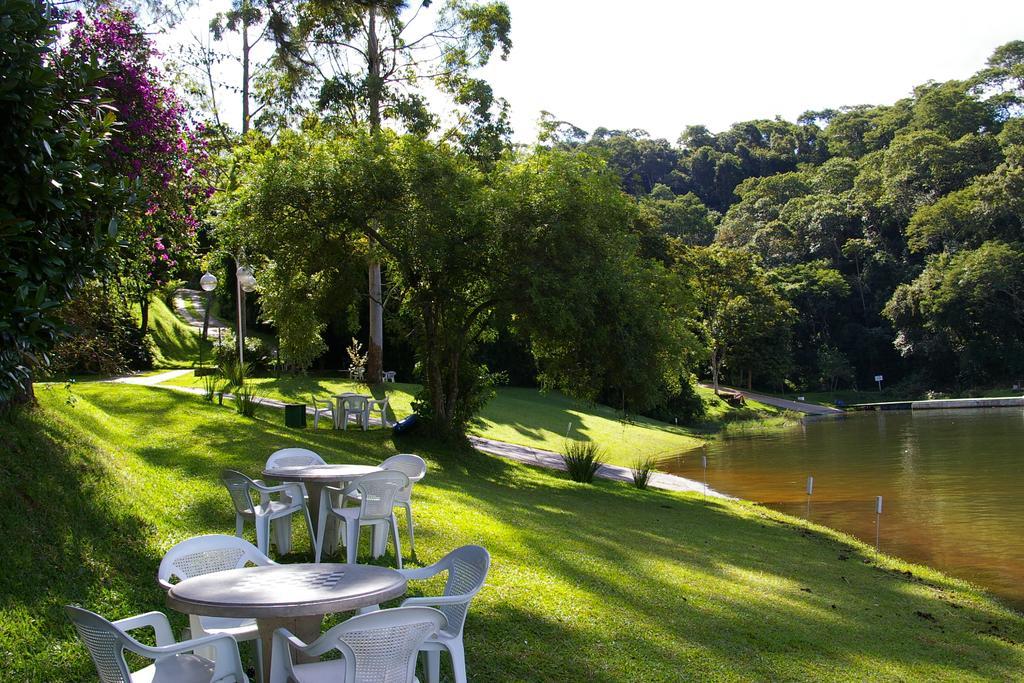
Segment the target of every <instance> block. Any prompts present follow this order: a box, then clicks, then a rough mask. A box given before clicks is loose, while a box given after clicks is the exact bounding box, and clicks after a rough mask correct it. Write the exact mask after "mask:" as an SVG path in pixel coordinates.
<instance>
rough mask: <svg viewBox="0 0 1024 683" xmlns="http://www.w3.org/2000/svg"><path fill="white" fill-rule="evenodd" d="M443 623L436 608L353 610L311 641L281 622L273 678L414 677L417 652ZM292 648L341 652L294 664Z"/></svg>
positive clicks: (313, 682)
mask: <svg viewBox="0 0 1024 683" xmlns="http://www.w3.org/2000/svg"><path fill="white" fill-rule="evenodd" d="M444 624H445V618H444V615H443V614H441V612H439V611H438V610H436V609H431V608H430V607H399V608H396V609H386V610H380V611H379V612H372V613H369V614H361V615H358V616H354V617H352V618H351V619H349V620H347V621H344V622H342V623H340V624H338V625H337V626H335V627H334V628H332V629H330V630H329V631H327V632H326V633H324V634H323V635H321V636H320V637H319V638H317V639H316V640H315V641H313V642H312V643H310V644H309V645H307V644H306V643H304V642H302V641H301V640H299V639H298V638H297V637H295V636H294V635H292V633H291V632H290V631H288V629H284V628H279V629H277V631H275V632H274V653H273V657H272V661H273V664H271V669H272V671H271V675H270V683H290V682H291V681H297V683H328V682H330V683H370V682H371V681H372V683H414V682H415V681H416V677H415V673H416V654H417V652H419V650H420V647H421V646H422V645H423V642H424V641H425V640H427V638H430V637H431V636H432V635H433V634H435V633H437V632H438V630H439V629H441V628H443V627H444ZM293 650H294V651H297V652H300V653H302V654H304V655H306V656H307V657H321V656H323V655H324V654H326V653H328V652H330V651H331V650H337V651H339V652H340V653H341V654H342V658H341V659H334V660H329V661H322V662H312V663H310V664H295V663H294V662H293V661H292V651H293Z"/></svg>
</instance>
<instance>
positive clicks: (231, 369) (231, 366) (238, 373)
mask: <svg viewBox="0 0 1024 683" xmlns="http://www.w3.org/2000/svg"><path fill="white" fill-rule="evenodd" d="M218 367H219V369H220V374H221V375H222V376H223V377H224V379H225V380H226V381H227V386H226V387H225V388H226V389H231V388H234V387H238V388H241V387H243V386H244V385H245V378H246V377H248V376H250V375H251V374H252V366H250V365H249V364H247V363H239V362H238V358H225V359H224V360H222V361H221V362H220V364H219V366H218Z"/></svg>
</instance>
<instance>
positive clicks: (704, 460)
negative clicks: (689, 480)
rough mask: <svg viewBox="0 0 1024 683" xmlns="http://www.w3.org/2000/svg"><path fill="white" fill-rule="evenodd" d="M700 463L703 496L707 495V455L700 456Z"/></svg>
mask: <svg viewBox="0 0 1024 683" xmlns="http://www.w3.org/2000/svg"><path fill="white" fill-rule="evenodd" d="M700 464H701V466H702V467H703V468H704V497H705V498H707V497H708V456H706V455H702V456H700Z"/></svg>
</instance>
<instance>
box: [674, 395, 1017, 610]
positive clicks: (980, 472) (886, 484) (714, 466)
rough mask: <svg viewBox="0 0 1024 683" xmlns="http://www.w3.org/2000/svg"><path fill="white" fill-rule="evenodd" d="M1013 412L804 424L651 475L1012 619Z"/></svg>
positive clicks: (883, 415)
mask: <svg viewBox="0 0 1024 683" xmlns="http://www.w3.org/2000/svg"><path fill="white" fill-rule="evenodd" d="M1022 437H1024V411H1022V410H1021V409H1019V408H1000V409H979V410H945V411H916V412H910V411H906V412H878V413H866V414H852V415H849V416H845V417H842V418H839V419H837V418H825V419H809V420H807V421H806V422H805V423H804V424H803V425H802V427H800V428H794V429H792V430H788V431H786V432H784V433H782V434H773V435H762V436H754V437H749V438H747V437H744V438H737V439H730V440H727V441H721V442H716V443H712V444H710V445H709V446H708V447H707V448H706V449H699V450H695V451H691V452H688V453H684V454H682V455H680V456H676V457H674V458H669V459H667V460H666V461H664V462H663V463H662V465H661V466H662V468H663V469H666V470H667V471H671V472H675V473H678V474H681V475H683V476H686V477H690V478H692V479H696V480H698V481H700V480H701V479H702V478H703V472H702V470H701V455H702V454H706V455H707V457H708V484H709V485H710V486H711V487H713V488H716V489H718V490H720V491H723V492H725V493H729V494H732V495H735V496H739V497H741V498H747V499H749V500H756V501H759V502H762V503H764V504H766V505H768V506H770V507H773V508H775V509H778V510H782V511H784V512H788V513H790V514H794V515H800V516H806V515H807V514H808V513H807V495H806V494H807V489H806V486H807V476H808V475H813V476H814V494H813V497H812V503H811V507H810V517H811V519H812V520H814V521H815V522H820V523H822V524H827V525H829V526H831V527H834V528H837V529H841V530H843V531H846V532H848V533H851V534H853V535H855V536H857V537H859V538H861V539H863V540H865V541H866V542H869V543H874V540H875V514H874V512H875V496H879V495H880V496H883V497H884V500H885V509H884V512H883V515H882V520H881V548H882V550H883V551H885V552H889V553H892V554H895V555H898V556H900V557H904V558H906V559H908V560H913V561H916V562H921V563H924V564H929V565H932V566H935V567H938V568H940V569H943V570H945V571H947V572H949V573H950V574H953V575H955V576H960V577H963V578H966V579H969V580H971V581H974V582H976V583H978V584H980V585H983V586H986V587H988V588H989V589H990V590H992V591H993V592H994V593H996V594H997V595H999V596H1001V597H1003V598H1004V599H1005V600H1006V601H1007V602H1008V603H1010V604H1012V605H1014V606H1016V607H1017V608H1019V609H1020V608H1024V543H1021V539H1020V535H1019V529H1020V525H1021V523H1022V522H1024V495H1022V494H1024V471H1022V469H1021V467H1020V465H1021V455H1020V448H1019V444H1020V442H1021V439H1022Z"/></svg>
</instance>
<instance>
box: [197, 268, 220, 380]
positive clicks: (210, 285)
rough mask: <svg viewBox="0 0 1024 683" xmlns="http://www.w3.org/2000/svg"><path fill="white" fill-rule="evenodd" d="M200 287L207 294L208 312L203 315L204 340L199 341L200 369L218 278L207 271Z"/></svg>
mask: <svg viewBox="0 0 1024 683" xmlns="http://www.w3.org/2000/svg"><path fill="white" fill-rule="evenodd" d="M199 286H200V287H202V289H203V291H204V292H206V294H207V296H206V312H205V314H204V315H203V338H202V339H201V340H200V341H199V367H202V366H203V344H204V343H205V342H206V333H207V331H208V329H209V325H210V304H211V303H212V302H213V290H215V289H217V276H216V275H214V274H213V273H211V272H209V271H207V272H206V274H205V275H203V276H202V277H201V278H199Z"/></svg>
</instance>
